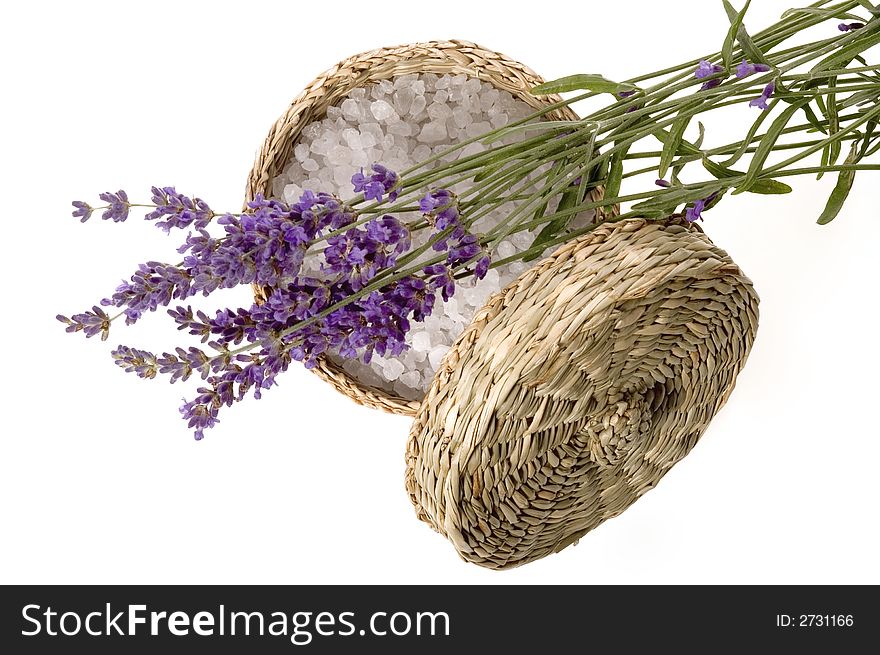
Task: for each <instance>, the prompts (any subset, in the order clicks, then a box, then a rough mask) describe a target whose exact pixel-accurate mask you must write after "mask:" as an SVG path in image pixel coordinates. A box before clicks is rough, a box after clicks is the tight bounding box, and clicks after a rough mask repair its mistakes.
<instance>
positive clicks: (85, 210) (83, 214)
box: [71, 200, 95, 223]
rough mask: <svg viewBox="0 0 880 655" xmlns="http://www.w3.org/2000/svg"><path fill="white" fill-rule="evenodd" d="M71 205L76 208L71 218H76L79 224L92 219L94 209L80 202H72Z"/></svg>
mask: <svg viewBox="0 0 880 655" xmlns="http://www.w3.org/2000/svg"><path fill="white" fill-rule="evenodd" d="M71 204H72V205H73V206H74V207H75V208H76V211H75V212H73V217H74V218H78V219H79V222H80V223H85V222H86V221H87V220H89V219H90V218H91V217H92V212H93V211H95V208H94V207H92V206H91V205H90V204H89V203H87V202H83V201H82V200H74V201H73V202H72V203H71Z"/></svg>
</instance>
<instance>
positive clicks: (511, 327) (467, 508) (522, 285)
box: [247, 41, 758, 569]
mask: <svg viewBox="0 0 880 655" xmlns="http://www.w3.org/2000/svg"><path fill="white" fill-rule="evenodd" d="M411 72H433V73H453V74H458V73H465V74H468V75H470V76H474V77H478V78H480V79H481V80H484V81H488V82H491V83H492V84H493V85H495V86H496V87H497V88H499V89H506V90H508V91H510V92H511V93H512V94H514V95H515V96H516V97H518V98H520V99H522V100H525V101H526V102H528V103H529V104H531V105H532V106H535V107H539V106H541V105H540V103H541V102H552V101H554V100H555V99H553V98H549V99H536V98H535V97H533V96H531V95H529V94H528V93H527V89H528V88H530V87H531V86H533V85H535V84H538V83H540V82H541V79H540V78H539V77H538V76H537V75H535V74H534V73H533V72H532V71H530V70H529V69H528V68H526V67H525V66H523V65H522V64H518V63H516V62H513V61H511V60H509V59H508V58H506V57H504V56H503V55H499V54H497V53H494V52H492V51H489V50H486V49H484V48H481V47H479V46H476V45H474V44H472V43H466V42H460V41H449V42H432V43H422V44H415V45H409V46H401V47H398V48H390V49H383V50H376V51H373V52H368V53H365V54H362V55H358V56H355V57H352V58H350V59H347V60H346V61H344V62H342V63H340V64H339V65H337V66H336V67H334V68H333V69H331V70H330V71H328V72H326V73H325V74H323V75H321V76H320V77H318V78H317V79H316V80H315V81H314V82H313V83H312V84H311V85H310V86H309V87H308V88H307V89H306V90H305V91H304V92H303V93H302V94H301V95H300V96H299V97H298V98H297V99H296V100H295V101H294V102H293V104H292V105H291V107H290V108H289V109H288V111H287V112H286V113H285V114H284V115H283V116H282V117H281V118H280V119H279V120H278V122H277V123H276V124H275V126H274V127H273V128H272V130H271V132H270V133H269V136H268V137H267V139H266V141H265V143H264V145H263V148H262V150H261V151H260V154H259V156H258V158H257V161H256V163H255V165H254V169H253V171H252V172H251V175H250V177H249V180H248V189H247V197H248V199H251V198H253V196H254V195H255V194H256V193H263V194H266V195H268V194H269V192H270V185H271V181H272V179H273V178H274V177H275V176H276V175H277V174H278V173H279V172H280V171H281V170H282V168H283V167H284V166H285V165H286V164H287V162H288V161H289V159H290V156H291V153H292V148H293V146H294V145H295V143H296V140H297V137H298V135H299V132H300V130H301V129H302V128H303V127H304V126H305V125H307V124H308V123H309V122H311V121H312V120H315V119H319V118H321V117H322V116H323V114H324V113H325V111H326V109H327V107H329V106H331V105H333V104H336V103H337V102H339V101H340V100H341V99H342V98H343V97H344V96H346V95H347V94H348V92H349V91H350V90H351V89H353V88H355V87H359V86H365V85H367V84H369V83H371V82H374V81H377V80H380V79H384V78H388V77H392V76H395V75H399V74H406V73H411ZM554 118H564V119H574V118H576V116H575V114H574V113H573V112H571V111H570V110H569V109H567V108H566V109H564V110H560V111H558V112H556V115H555V116H554ZM601 193H602V191H601V189H598V190H596V192H595V196H594V198H595V199H598V198H600V197H601ZM615 215H616V208H614V210H612V211H610V212H609V215H606V216H603V218H609V219H611V220H609V221H608V222H605V223H603V224H602V225H600V226H599V227H598V228H596V229H595V230H593V231H592V232H590V233H588V234H586V235H584V236H582V237H580V238H578V239H575V240H573V241H571V242H569V243H566V244H565V245H563V246H562V247H560V248H559V249H558V250H557V251H556V252H555V253H553V255H552V256H550V257H548V258H547V259H544V260H543V261H541V262H539V263H538V265H537V266H536V267H534V268H532V269H530V270H528V271H526V272H525V273H523V274H522V275H521V276H520V277H519V278H518V279H517V280H516V281H514V283H513V284H511V285H510V286H508V287H507V288H506V289H504V290H502V291H501V292H499V293H497V294H495V295H494V296H492V297H491V298H490V299H489V300H488V302H487V303H486V305H485V306H484V307H483V308H482V309H480V310H479V311H478V312H477V314H476V316H475V317H474V320H473V321H472V322H471V324H470V325H469V326H468V328H466V329H465V331H464V333H463V334H462V335H461V336H460V337H459V338H458V339H457V340H456V342H455V343H454V344H453V346H452V348H451V349H450V351H449V352H448V353H447V355H446V356H445V358H444V359H443V362H442V363H441V365H440V369H439V370H438V371H437V374H436V375H435V377H434V380H433V382H432V384H431V387H430V389H429V391H428V393H427V395H426V396H425V398H424V399H423V400H422V401H421V402H414V401H407V400H404V399H402V398H398V397H396V396H394V395H393V394H390V393H388V392H386V391H383V390H380V389H374V388H371V387H368V386H365V385H363V384H361V383H359V382H358V381H356V380H354V379H352V378H350V377H349V376H348V375H347V374H346V373H345V372H344V371H343V370H341V369H340V368H338V367H337V366H335V365H334V364H333V363H332V362H330V361H328V360H322V361H321V362H320V364H319V365H318V367H317V368H316V369H314V370H315V372H316V373H317V374H318V375H320V376H321V377H322V378H324V379H325V380H327V381H328V382H330V383H331V384H332V385H333V386H335V387H336V388H337V389H338V390H339V391H341V392H342V393H344V394H346V395H347V396H349V397H350V398H353V399H354V400H356V401H357V402H359V403H361V404H364V405H368V406H371V407H376V408H379V409H384V410H386V411H390V412H394V413H397V414H406V415H412V416H415V420H414V422H413V427H412V431H411V433H410V438H409V441H408V443H407V448H406V488H407V491H408V493H409V495H410V499H411V500H412V503H413V505H414V506H415V508H416V511H417V514H418V516H419V518H420V519H422V520H424V521H425V522H427V523H428V524H429V525H430V526H431V527H433V528H434V529H435V530H437V531H438V532H440V533H441V534H444V535H445V536H446V537H447V538H449V540H450V541H451V542H452V544H453V545H454V547H455V548H456V550H457V551H458V553H459V554H460V555H461V557H462V558H463V559H465V560H467V561H470V562H474V563H476V564H479V565H481V566H485V567H489V568H495V569H502V568H508V567H512V566H517V565H520V564H523V563H526V562H529V561H531V560H534V559H537V558H540V557H543V556H545V555H547V554H549V553H552V552H556V551H559V550H561V549H562V548H565V547H566V546H568V545H570V544H572V543H574V542H576V541H577V540H578V539H579V538H580V537H581V536H582V535H584V534H585V533H586V532H588V531H589V530H591V529H593V528H594V527H596V526H597V525H599V524H600V523H602V522H603V521H604V520H605V519H608V518H611V517H613V516H616V515H618V514H620V513H621V512H622V511H623V510H625V509H626V508H627V507H629V505H631V504H632V503H633V502H634V501H635V500H636V499H638V498H639V496H641V495H642V494H643V493H645V492H646V491H647V490H648V489H650V488H652V487H653V486H654V485H655V484H656V483H657V482H658V481H659V479H660V478H661V477H662V476H663V475H664V474H665V473H666V471H668V470H669V468H671V467H672V466H673V465H674V464H675V463H676V462H677V461H679V460H680V459H681V458H682V457H684V456H685V455H686V454H687V453H688V452H689V451H690V449H691V448H692V447H693V446H694V444H695V443H696V442H697V440H698V439H699V438H700V436H701V435H702V434H703V432H704V431H705V429H706V427H707V425H708V423H709V421H710V419H711V418H712V416H713V415H714V414H715V413H716V412H717V411H718V410H719V409H720V408H721V406H722V405H723V404H724V403H725V401H726V400H727V398H728V396H729V395H730V393H731V391H732V390H733V386H734V382H735V379H736V375H737V373H738V372H739V370H740V369H741V368H742V366H743V364H744V363H745V360H746V358H747V356H748V353H749V350H750V348H751V345H752V342H753V340H754V336H755V331H756V329H757V322H758V297H757V295H756V294H755V291H754V289H753V288H752V284H751V282H750V281H749V279H748V278H747V277H745V276H744V275H743V273H742V272H741V271H740V269H739V267H737V265H736V264H735V263H734V262H733V261H732V260H731V259H730V257H729V255H728V254H727V253H725V252H724V251H723V250H721V249H719V248H718V247H716V246H714V245H713V244H712V242H711V241H710V240H709V238H708V237H707V236H706V235H705V234H704V233H703V232H702V230H700V229H699V228H698V227H697V226H695V225H688V224H683V223H681V222H677V221H669V222H666V223H659V222H648V221H644V220H641V219H630V220H624V221H620V220H617V219H616V218H614V216H615ZM255 295H256V298H257V300H258V301H260V300H262V299H263V298H264V290H262V289H259V288H257V289H255Z"/></svg>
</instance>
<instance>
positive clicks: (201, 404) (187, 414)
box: [180, 387, 221, 441]
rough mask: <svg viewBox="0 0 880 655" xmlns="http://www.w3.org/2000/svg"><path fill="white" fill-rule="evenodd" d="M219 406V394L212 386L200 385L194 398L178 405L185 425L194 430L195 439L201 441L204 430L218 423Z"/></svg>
mask: <svg viewBox="0 0 880 655" xmlns="http://www.w3.org/2000/svg"><path fill="white" fill-rule="evenodd" d="M220 407H221V403H220V398H219V394H218V393H217V392H216V391H215V390H214V389H212V388H207V387H200V388H199V389H198V395H197V396H196V397H195V399H193V400H191V401H189V402H185V403H184V404H183V405H182V406H181V407H180V413H181V414H182V415H183V418H184V420H185V421H187V426H188V427H189V428H190V429H193V430H194V431H195V438H196V441H201V440H202V439H203V438H204V436H205V430H207V429H208V428H212V427H214V426H215V425H216V424H217V423H219V421H218V419H217V413H218V411H219V409H220Z"/></svg>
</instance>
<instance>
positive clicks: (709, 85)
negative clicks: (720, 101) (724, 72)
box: [700, 77, 721, 91]
mask: <svg viewBox="0 0 880 655" xmlns="http://www.w3.org/2000/svg"><path fill="white" fill-rule="evenodd" d="M716 86H721V78H720V77H714V78H712V79H711V80H706V81H705V82H703V83H702V84H701V85H700V91H708V90H709V89H714V88H715V87H716Z"/></svg>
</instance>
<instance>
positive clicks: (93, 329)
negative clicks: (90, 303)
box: [55, 305, 110, 341]
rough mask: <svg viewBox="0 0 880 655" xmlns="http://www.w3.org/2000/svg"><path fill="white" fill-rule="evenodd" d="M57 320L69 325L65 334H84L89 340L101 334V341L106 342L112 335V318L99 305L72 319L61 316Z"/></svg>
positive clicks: (75, 315)
mask: <svg viewBox="0 0 880 655" xmlns="http://www.w3.org/2000/svg"><path fill="white" fill-rule="evenodd" d="M55 318H56V319H58V320H59V321H61V322H62V323H64V324H66V325H67V328H65V330H64V331H65V332H82V333H83V334H85V335H86V337H87V338H88V337H93V336H95V335H96V334H100V335H101V341H106V340H107V337H108V336H109V334H110V317H109V316H107V314H106V313H105V312H104V310H103V309H101V308H100V307H98V306H97V305H95V306H94V307H92V309H91V310H90V311H85V312H82V313H81V314H74V315H73V317H72V318H67V317H66V316H62V315H61V314H58V315H57V316H56V317H55Z"/></svg>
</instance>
